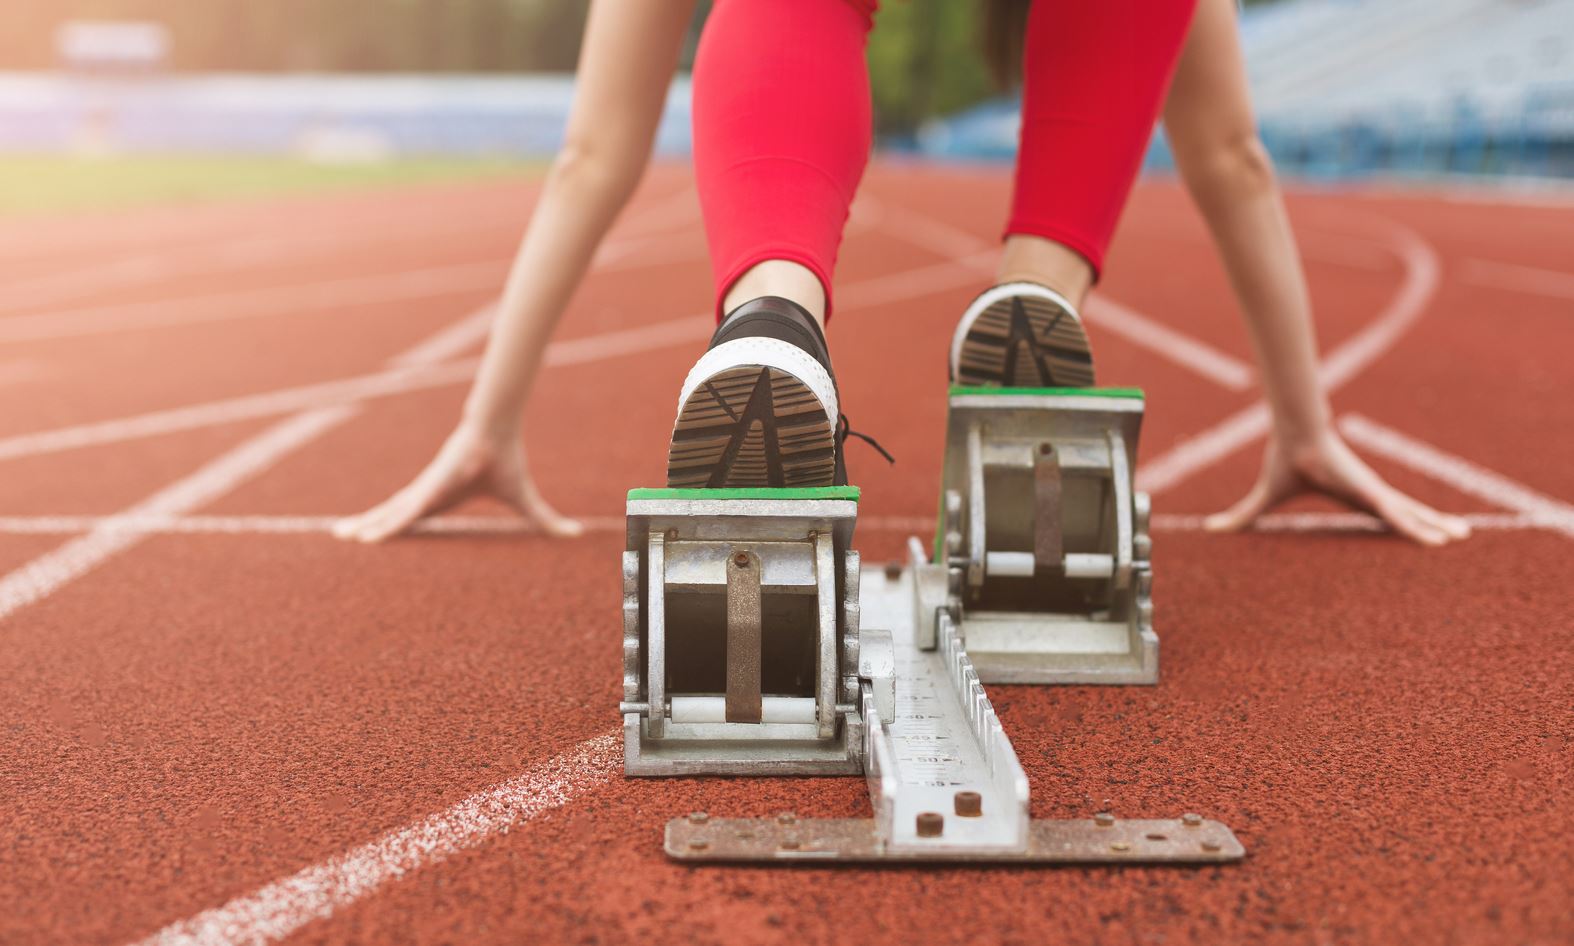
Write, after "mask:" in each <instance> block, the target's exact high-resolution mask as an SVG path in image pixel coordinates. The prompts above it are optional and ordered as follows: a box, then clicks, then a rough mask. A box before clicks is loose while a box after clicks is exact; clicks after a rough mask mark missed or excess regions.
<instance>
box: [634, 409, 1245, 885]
mask: <svg viewBox="0 0 1574 946" xmlns="http://www.w3.org/2000/svg"><path fill="white" fill-rule="evenodd" d="M1138 411H1139V416H1140V401H1139V402H1138ZM1133 434H1134V431H1133ZM1128 459H1129V455H1128ZM857 500H858V492H857V490H856V489H851V488H847V487H829V488H822V489H787V490H674V489H658V490H634V491H631V492H630V493H629V502H628V543H627V547H626V550H625V552H624V553H623V587H624V700H623V703H622V706H621V711H622V713H623V720H624V759H625V769H626V771H627V773H628V774H630V775H696V774H722V775H768V776H769V775H789V774H841V773H857V772H860V771H861V772H863V773H864V775H865V777H866V780H867V783H868V786H869V795H870V800H871V802H872V804H873V808H874V817H873V818H869V819H800V818H797V817H796V816H794V815H791V814H782V815H778V816H777V817H775V818H745V819H712V818H710V817H709V816H708V815H706V814H705V813H703V812H695V813H692V814H689V815H687V816H684V817H679V818H674V819H673V820H671V821H670V822H669V823H668V825H667V833H666V850H667V853H668V855H669V856H671V857H673V858H675V859H679V860H684V861H689V862H740V861H746V862H760V861H769V862H773V863H823V862H826V861H849V862H853V861H857V862H862V861H898V862H910V861H961V862H1003V863H1017V864H1035V863H1036V864H1064V863H1094V862H1119V863H1150V862H1176V863H1218V862H1224V861H1233V860H1237V859H1239V858H1241V857H1243V856H1244V855H1245V850H1244V849H1243V848H1242V847H1241V845H1240V842H1239V841H1237V840H1236V838H1235V836H1234V835H1233V834H1232V833H1231V832H1230V829H1229V828H1227V827H1225V826H1224V825H1222V824H1219V823H1217V822H1213V821H1207V820H1204V819H1202V818H1201V817H1200V816H1197V815H1191V814H1187V815H1183V816H1182V817H1180V818H1179V819H1176V820H1172V821H1153V820H1141V821H1127V820H1121V819H1117V818H1114V817H1113V816H1111V815H1109V814H1107V813H1101V814H1099V815H1098V816H1096V817H1095V818H1093V819H1089V820H1070V821H1032V820H1031V819H1030V818H1029V815H1028V798H1029V795H1028V781H1027V775H1026V773H1025V772H1024V771H1023V769H1022V766H1021V763H1020V762H1019V761H1018V759H1017V755H1016V750H1015V749H1014V748H1013V747H1012V745H1011V742H1010V740H1009V739H1008V738H1007V737H1006V734H1005V731H1004V729H1003V728H1002V727H1001V724H1000V720H999V718H998V717H997V716H996V714H995V710H994V707H993V706H992V705H991V704H990V701H989V697H988V695H987V694H986V693H985V692H984V688H983V686H982V685H981V684H980V682H979V674H978V673H977V671H976V670H975V668H974V664H973V661H972V659H971V658H970V656H969V652H968V650H967V649H966V647H965V641H964V637H963V634H962V625H961V624H960V623H959V622H958V620H957V619H956V618H957V611H958V610H959V608H958V606H957V604H958V602H957V599H958V597H959V594H953V593H952V591H953V589H951V588H949V587H948V579H949V578H950V575H951V573H952V572H954V571H955V569H952V568H950V567H949V566H947V565H937V564H935V563H933V562H931V561H929V560H928V559H929V556H928V554H927V551H926V550H925V549H924V548H923V547H922V546H921V544H920V543H919V542H918V540H917V539H912V540H909V558H910V561H909V564H908V566H907V567H905V568H903V567H900V566H899V565H893V566H892V567H890V568H887V569H883V570H881V571H879V572H875V573H873V574H871V575H868V576H863V577H862V578H861V577H860V574H859V558H858V553H857V552H856V551H854V550H853V549H852V547H851V545H852V537H853V527H854V524H855V521H856V516H857V506H858V503H857ZM1006 550H1007V551H1010V550H1011V549H1010V548H1009V547H1008V548H1007V549H1006ZM1090 554H1091V553H1090Z"/></svg>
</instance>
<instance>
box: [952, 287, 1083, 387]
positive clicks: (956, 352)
mask: <svg viewBox="0 0 1574 946" xmlns="http://www.w3.org/2000/svg"><path fill="white" fill-rule="evenodd" d="M1012 296H1027V297H1033V298H1038V299H1047V300H1049V301H1050V302H1053V303H1054V304H1055V305H1058V306H1060V307H1061V308H1062V309H1065V310H1066V311H1067V312H1068V313H1070V314H1071V317H1072V318H1074V319H1076V320H1077V321H1078V322H1081V321H1082V317H1081V316H1080V315H1078V314H1077V308H1076V306H1074V305H1072V304H1071V302H1070V301H1069V300H1068V299H1067V298H1066V297H1065V296H1063V295H1061V294H1060V293H1058V292H1056V291H1055V290H1053V289H1051V288H1049V287H1048V286H1040V285H1039V284H1038V283H1036V282H1006V283H1001V284H1000V285H998V286H995V287H993V288H991V289H987V290H985V291H984V292H983V293H982V294H980V295H979V297H978V298H977V299H974V300H973V303H972V305H969V306H968V307H967V311H966V312H963V313H962V319H961V321H959V322H957V323H956V333H955V334H954V335H952V336H951V377H953V378H955V377H958V376H959V372H960V370H961V365H962V343H963V342H964V341H965V340H966V339H967V333H968V332H970V331H972V330H973V323H974V322H977V321H978V317H979V316H981V315H983V314H984V312H985V311H986V310H988V308H989V307H990V306H992V305H994V304H995V303H997V302H999V301H1000V300H1002V299H1009V298H1011V297H1012Z"/></svg>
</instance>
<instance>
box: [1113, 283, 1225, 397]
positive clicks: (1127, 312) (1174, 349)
mask: <svg viewBox="0 0 1574 946" xmlns="http://www.w3.org/2000/svg"><path fill="white" fill-rule="evenodd" d="M1083 309H1085V310H1086V311H1085V312H1084V313H1083V314H1084V315H1086V316H1087V319H1088V321H1089V322H1090V323H1092V324H1094V325H1097V326H1099V327H1100V328H1103V329H1105V330H1107V331H1110V332H1113V333H1114V334H1116V335H1119V336H1120V337H1122V338H1124V339H1126V340H1127V341H1129V342H1134V343H1136V344H1138V345H1141V346H1142V347H1143V348H1146V349H1148V350H1149V351H1160V352H1164V353H1165V357H1166V358H1168V359H1169V360H1170V361H1173V362H1176V363H1178V364H1183V365H1185V366H1186V367H1188V368H1190V369H1191V370H1192V371H1193V372H1195V373H1197V374H1200V375H1202V376H1203V377H1205V378H1207V379H1208V380H1209V381H1212V382H1213V383H1214V384H1217V385H1219V386H1220V387H1222V388H1227V389H1229V390H1231V391H1244V390H1246V389H1247V388H1249V387H1251V386H1252V382H1253V380H1254V378H1255V373H1254V372H1253V371H1252V366H1251V365H1248V364H1247V363H1246V362H1244V361H1241V360H1240V359H1239V358H1236V357H1235V356H1233V355H1226V354H1225V353H1224V352H1222V351H1219V350H1218V349H1217V348H1214V347H1212V346H1210V345H1205V344H1203V343H1202V342H1199V341H1197V340H1196V339H1195V338H1192V337H1191V336H1190V335H1186V334H1183V333H1181V332H1177V331H1175V330H1174V329H1172V328H1170V327H1169V326H1168V325H1165V324H1164V323H1163V322H1159V321H1156V320H1154V319H1151V318H1149V317H1147V316H1146V315H1143V314H1142V313H1140V312H1137V311H1135V310H1133V309H1130V308H1127V307H1126V306H1123V305H1121V304H1120V303H1119V302H1116V301H1115V300H1113V299H1111V298H1109V297H1108V296H1099V295H1092V296H1088V300H1087V302H1086V304H1084V305H1083Z"/></svg>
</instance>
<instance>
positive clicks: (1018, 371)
mask: <svg viewBox="0 0 1574 946" xmlns="http://www.w3.org/2000/svg"><path fill="white" fill-rule="evenodd" d="M951 380H952V381H954V382H956V383H957V384H966V385H980V386H1003V387H1012V388H1085V387H1092V385H1093V353H1092V350H1091V349H1090V348H1089V346H1088V336H1087V333H1086V332H1085V331H1083V328H1082V319H1081V317H1079V316H1078V315H1077V310H1076V309H1075V308H1073V307H1072V305H1071V303H1070V302H1068V301H1066V298H1065V297H1064V296H1062V295H1061V294H1060V293H1058V292H1055V291H1054V290H1053V289H1049V288H1047V287H1045V286H1040V285H1038V284H1037V283H1030V282H1009V283H1002V284H1001V285H998V286H995V287H993V288H991V289H989V290H987V291H985V292H984V293H983V294H982V295H980V296H979V297H978V298H977V299H974V300H973V302H972V304H971V305H969V306H968V307H967V311H966V312H964V313H963V314H962V320H961V321H960V322H958V323H957V326H956V334H955V335H954V336H953V337H952V339H951Z"/></svg>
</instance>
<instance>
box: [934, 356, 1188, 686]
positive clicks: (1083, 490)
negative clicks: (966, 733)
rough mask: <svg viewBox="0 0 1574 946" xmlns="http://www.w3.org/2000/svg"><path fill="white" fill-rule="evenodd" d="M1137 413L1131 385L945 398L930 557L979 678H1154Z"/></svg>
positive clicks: (986, 391) (1139, 407)
mask: <svg viewBox="0 0 1574 946" xmlns="http://www.w3.org/2000/svg"><path fill="white" fill-rule="evenodd" d="M1143 407H1144V402H1143V396H1142V392H1141V391H1138V390H1135V389H1131V388H967V387H953V388H952V389H951V394H950V404H949V411H948V419H947V426H946V454H945V469H944V475H943V479H942V486H941V490H942V492H941V496H942V502H941V515H940V522H939V524H938V526H937V528H936V541H935V555H934V560H935V562H936V563H937V564H940V565H943V566H944V567H945V569H946V591H947V604H948V606H949V610H950V612H951V613H952V615H953V616H954V617H955V618H956V620H957V621H958V623H959V625H960V632H961V636H962V640H963V641H964V642H965V646H966V648H967V652H968V654H969V656H970V657H971V658H972V661H973V666H974V667H975V669H976V670H977V672H978V676H979V679H980V680H982V681H983V682H985V683H1113V684H1133V683H1135V684H1152V683H1157V682H1158V673H1159V641H1158V637H1157V636H1156V635H1155V634H1154V632H1153V605H1152V599H1151V589H1152V582H1153V571H1152V566H1151V565H1150V563H1149V552H1150V548H1151V543H1150V540H1149V538H1148V511H1149V504H1148V498H1147V496H1146V495H1145V494H1143V493H1139V492H1137V491H1136V489H1135V486H1134V484H1133V471H1134V470H1135V467H1136V452H1137V437H1138V435H1139V433H1140V432H1141V427H1142V414H1143ZM930 582H931V586H932V587H931V588H930V589H929V593H930V595H931V597H933V596H934V595H935V594H936V590H935V588H934V587H933V586H934V585H935V583H937V582H938V578H931V579H930Z"/></svg>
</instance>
